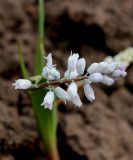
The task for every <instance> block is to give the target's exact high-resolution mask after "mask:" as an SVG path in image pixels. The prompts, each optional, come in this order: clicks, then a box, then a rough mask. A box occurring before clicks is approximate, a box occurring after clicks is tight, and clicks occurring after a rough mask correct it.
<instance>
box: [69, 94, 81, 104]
mask: <svg viewBox="0 0 133 160" xmlns="http://www.w3.org/2000/svg"><path fill="white" fill-rule="evenodd" d="M70 99H71V102H72V103H73V104H74V105H75V106H76V107H81V106H82V102H81V100H80V97H79V95H78V93H77V94H76V95H75V96H74V97H70Z"/></svg>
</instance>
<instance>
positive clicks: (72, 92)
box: [67, 82, 78, 97]
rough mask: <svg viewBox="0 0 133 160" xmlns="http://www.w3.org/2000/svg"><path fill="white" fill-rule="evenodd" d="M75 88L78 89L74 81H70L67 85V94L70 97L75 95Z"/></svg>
mask: <svg viewBox="0 0 133 160" xmlns="http://www.w3.org/2000/svg"><path fill="white" fill-rule="evenodd" d="M77 90H78V87H77V84H76V83H74V82H72V83H71V84H70V85H69V87H68V89H67V92H68V95H69V96H70V97H74V96H76V95H77Z"/></svg>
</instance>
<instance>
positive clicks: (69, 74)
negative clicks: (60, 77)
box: [64, 70, 78, 79]
mask: <svg viewBox="0 0 133 160" xmlns="http://www.w3.org/2000/svg"><path fill="white" fill-rule="evenodd" d="M77 76H78V72H77V71H76V70H75V71H73V72H70V71H68V70H67V71H66V72H65V73H64V78H66V79H73V78H76V77H77Z"/></svg>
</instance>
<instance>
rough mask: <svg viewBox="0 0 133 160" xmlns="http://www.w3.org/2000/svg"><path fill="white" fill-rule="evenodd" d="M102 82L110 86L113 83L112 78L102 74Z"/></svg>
mask: <svg viewBox="0 0 133 160" xmlns="http://www.w3.org/2000/svg"><path fill="white" fill-rule="evenodd" d="M102 83H103V84H106V85H108V86H110V85H112V84H113V83H114V79H112V78H110V77H109V76H106V75H104V76H103V81H102Z"/></svg>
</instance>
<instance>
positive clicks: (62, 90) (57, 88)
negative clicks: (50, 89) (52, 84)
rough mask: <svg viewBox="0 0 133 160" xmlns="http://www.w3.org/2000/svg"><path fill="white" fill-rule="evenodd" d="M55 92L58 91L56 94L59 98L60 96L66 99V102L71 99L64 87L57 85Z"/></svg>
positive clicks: (63, 99)
mask: <svg viewBox="0 0 133 160" xmlns="http://www.w3.org/2000/svg"><path fill="white" fill-rule="evenodd" d="M55 93H56V96H57V97H58V98H60V99H61V100H62V101H64V102H65V103H66V101H68V100H69V95H68V93H67V92H66V91H65V90H64V89H62V88H61V87H56V88H55Z"/></svg>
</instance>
